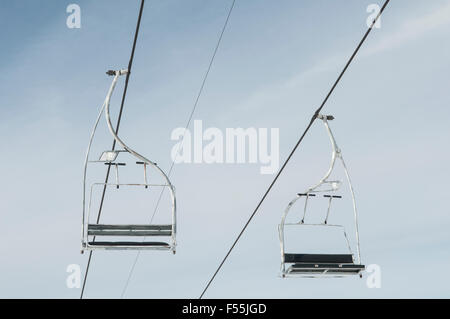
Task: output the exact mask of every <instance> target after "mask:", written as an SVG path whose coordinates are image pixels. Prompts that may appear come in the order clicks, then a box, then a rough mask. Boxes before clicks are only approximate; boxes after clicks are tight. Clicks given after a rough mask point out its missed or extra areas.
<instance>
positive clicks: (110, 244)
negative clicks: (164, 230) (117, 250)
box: [89, 241, 170, 247]
mask: <svg viewBox="0 0 450 319" xmlns="http://www.w3.org/2000/svg"><path fill="white" fill-rule="evenodd" d="M89 246H108V247H114V246H133V247H148V246H152V247H153V246H161V247H170V245H169V244H168V243H164V242H146V241H144V242H132V241H94V242H90V243H89Z"/></svg>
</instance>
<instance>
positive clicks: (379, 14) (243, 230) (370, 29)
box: [199, 0, 390, 299]
mask: <svg viewBox="0 0 450 319" xmlns="http://www.w3.org/2000/svg"><path fill="white" fill-rule="evenodd" d="M389 1H390V0H386V2H385V3H384V5H383V7H382V8H381V10H380V12H379V13H378V15H377V17H376V18H375V20H373V22H372V25H371V26H370V27H369V29H368V30H367V32H366V33H365V34H364V37H363V38H362V40H361V41H360V42H359V44H358V46H357V47H356V49H355V51H354V52H353V54H352V56H351V57H350V59H349V60H348V62H347V64H346V65H345V67H344V69H343V70H342V72H341V73H340V74H339V77H338V78H337V80H336V81H335V82H334V84H333V86H332V87H331V90H330V91H329V92H328V94H327V96H326V97H325V99H324V100H323V102H322V104H321V105H320V107H319V108H318V109H317V110H316V111H315V112H314V115H313V116H312V118H311V121H310V122H309V124H308V126H307V127H306V130H305V131H304V132H303V134H302V136H301V137H300V139H299V140H298V142H297V143H296V144H295V146H294V148H293V149H292V151H291V153H290V154H289V156H288V157H287V159H286V161H285V162H284V164H283V165H282V166H281V168H280V170H279V171H278V173H277V175H276V176H275V178H274V180H273V181H272V183H270V185H269V188H268V189H267V191H266V192H265V193H264V196H263V197H262V199H261V200H260V201H259V203H258V205H257V206H256V208H255V210H254V211H253V213H252V215H251V216H250V218H249V219H248V221H247V222H246V223H245V225H244V228H242V230H241V232H240V233H239V235H238V236H237V238H236V240H235V241H234V243H233V245H232V246H231V248H230V249H229V250H228V252H227V254H226V255H225V258H224V259H223V260H222V262H221V263H220V265H219V267H218V268H217V270H216V271H215V273H214V275H213V276H212V277H211V279H210V280H209V282H208V284H207V285H206V287H205V289H204V290H203V292H202V294H201V295H200V298H199V299H202V298H203V295H204V294H205V293H206V291H207V290H208V288H209V286H210V285H211V283H212V282H213V280H214V278H216V275H217V273H218V272H219V271H220V269H221V268H222V266H223V264H224V263H225V261H226V260H227V258H228V256H229V255H230V253H231V251H232V250H233V248H234V247H235V246H236V244H237V242H238V241H239V239H240V238H241V236H242V234H243V233H244V232H245V230H246V229H247V226H248V225H249V224H250V222H251V221H252V219H253V217H254V216H255V215H256V213H257V212H258V210H259V207H260V206H261V204H262V203H263V202H264V200H265V199H266V197H267V195H268V194H269V192H270V190H271V189H272V187H273V185H274V184H275V182H276V181H277V180H278V177H279V176H280V175H281V173H282V172H283V170H284V168H285V167H286V165H287V164H288V162H289V160H290V159H291V157H292V155H294V153H295V151H296V150H297V148H298V146H299V145H300V143H301V142H302V141H303V138H304V137H305V135H306V133H307V132H308V131H309V129H310V128H311V126H312V124H313V123H314V121H315V120H316V118H317V116H318V115H319V113H320V111H321V110H322V108H323V107H324V106H325V104H326V103H327V101H328V99H329V97H330V96H331V94H332V93H333V91H334V89H335V88H336V86H337V85H338V83H339V82H340V80H341V78H342V76H343V75H344V73H345V71H347V69H348V67H349V66H350V64H351V63H352V61H353V59H354V58H355V56H356V54H357V53H358V51H359V49H360V48H361V46H362V45H363V43H364V41H365V40H366V38H367V36H368V35H369V34H370V31H372V28H373V26H374V25H375V23H376V22H377V20H378V19H379V17H380V16H381V14H382V13H383V11H384V9H385V8H386V6H387V4H388V3H389Z"/></svg>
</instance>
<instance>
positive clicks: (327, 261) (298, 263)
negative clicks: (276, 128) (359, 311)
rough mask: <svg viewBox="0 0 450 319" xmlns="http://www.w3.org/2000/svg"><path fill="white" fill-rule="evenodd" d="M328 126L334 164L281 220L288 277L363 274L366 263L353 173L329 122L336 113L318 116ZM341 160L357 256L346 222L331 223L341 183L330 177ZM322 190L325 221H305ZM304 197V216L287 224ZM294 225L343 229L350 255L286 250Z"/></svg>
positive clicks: (284, 272)
mask: <svg viewBox="0 0 450 319" xmlns="http://www.w3.org/2000/svg"><path fill="white" fill-rule="evenodd" d="M318 118H319V119H321V120H322V121H323V123H324V125H325V128H326V130H327V132H328V136H329V138H330V141H331V147H332V157H331V164H330V167H329V169H328V171H327V172H326V174H325V176H324V177H323V178H322V179H321V180H320V181H319V183H317V184H316V185H314V186H312V187H310V188H308V189H307V190H306V191H305V192H304V193H300V194H297V196H296V197H295V198H294V199H293V200H292V201H291V202H290V203H289V205H288V206H287V208H286V209H285V211H284V214H283V216H282V219H281V223H280V225H279V227H278V229H279V236H280V245H281V275H282V277H283V278H285V277H322V276H332V277H341V276H345V275H360V276H362V272H363V271H364V269H365V266H364V265H362V264H361V254H360V244H359V233H358V212H357V209H356V202H355V194H354V191H353V186H352V184H351V181H350V176H349V174H348V170H347V167H346V165H345V163H344V159H343V157H342V153H341V150H340V149H339V148H338V146H337V144H336V140H335V138H334V136H333V133H332V132H331V129H330V126H329V123H328V121H330V120H333V119H334V118H333V116H330V115H328V116H323V115H319V116H318ZM337 159H340V160H341V162H342V166H343V168H344V172H345V176H346V179H347V182H348V185H349V188H350V193H351V197H352V203H353V215H354V222H355V236H356V256H355V255H354V254H353V252H352V248H351V245H350V242H349V239H348V237H347V233H346V231H345V228H344V226H343V225H337V224H330V223H328V219H329V216H330V212H331V204H332V201H333V200H335V199H339V198H341V196H339V195H337V194H336V192H337V191H338V190H339V189H340V187H341V185H342V182H341V181H339V180H329V177H330V175H331V173H332V172H333V169H334V167H335V163H336V160H337ZM321 193H326V194H325V195H323V198H325V199H326V200H328V209H327V212H326V216H325V219H324V222H323V223H320V224H308V223H306V222H305V218H306V217H307V209H308V201H309V200H310V199H311V198H314V197H318V196H319V195H320V194H321ZM300 198H303V199H304V200H305V202H304V207H303V218H302V219H301V220H300V221H299V222H298V223H287V222H286V218H287V216H288V214H289V213H290V212H291V208H292V207H293V206H294V204H295V203H296V202H297V201H298V200H299V199H300ZM286 225H289V226H293V227H294V229H297V228H296V227H297V226H298V227H299V228H298V229H301V227H302V226H317V227H333V228H339V229H342V231H343V235H344V237H345V240H346V243H347V248H348V251H349V253H348V254H303V253H295V252H286V243H285V240H286V239H285V226H286Z"/></svg>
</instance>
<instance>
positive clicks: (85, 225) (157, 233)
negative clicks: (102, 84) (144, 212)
mask: <svg viewBox="0 0 450 319" xmlns="http://www.w3.org/2000/svg"><path fill="white" fill-rule="evenodd" d="M127 72H128V71H127V70H119V71H108V72H107V74H108V75H110V76H113V77H114V78H113V81H112V84H111V86H110V88H109V91H108V94H107V95H106V99H105V102H104V103H103V106H102V107H101V109H100V112H99V114H98V117H97V120H96V122H95V125H94V129H93V131H92V134H91V137H90V141H89V145H88V149H87V153H86V160H85V165H84V179H83V219H82V251H84V250H94V249H108V250H128V249H134V250H144V249H146V250H168V251H172V252H173V253H175V250H176V198H175V189H174V187H173V185H172V184H171V182H170V180H169V178H168V177H167V175H166V174H165V173H164V172H163V171H162V170H161V169H160V168H159V167H158V165H157V164H156V163H154V162H152V161H150V160H148V159H147V158H145V157H144V156H142V155H140V154H139V153H137V152H136V151H134V150H133V149H131V148H130V147H129V146H127V145H126V144H125V143H124V142H123V140H121V139H120V138H119V136H118V135H117V134H116V131H115V130H114V128H113V125H112V123H111V116H110V109H109V106H110V99H111V96H112V94H113V91H114V88H115V86H116V83H117V81H118V78H119V77H120V76H121V75H125V74H127ZM103 113H105V117H106V123H107V126H108V129H109V132H110V133H111V135H112V136H113V138H114V140H115V141H116V144H117V145H118V146H121V147H122V148H123V149H119V150H108V151H105V152H103V153H102V154H101V156H100V157H99V159H98V160H90V152H91V146H92V143H93V140H94V136H95V133H96V130H97V127H98V124H99V121H100V118H101V116H102V114H103ZM120 156H131V157H132V159H133V160H134V161H136V165H139V166H142V167H143V171H144V178H143V181H142V182H140V183H132V184H130V183H127V184H125V183H120V181H119V168H120V167H123V166H125V165H126V164H125V163H121V162H118V161H117V159H118V157H120ZM95 164H97V165H98V164H104V165H107V166H109V169H110V170H113V171H114V176H113V177H110V178H109V181H108V182H104V181H103V182H97V183H92V184H91V185H90V189H88V185H87V183H88V181H87V172H88V167H89V166H91V165H95ZM133 164H134V163H133ZM149 168H151V169H153V171H156V172H157V173H158V174H159V175H161V176H162V179H163V181H164V183H162V184H149V183H148V181H147V171H148V169H149ZM114 178H115V180H114V181H113V182H111V181H110V180H111V179H114ZM121 186H126V187H144V188H149V187H166V188H168V190H169V192H170V198H171V203H170V205H171V223H169V224H164V225H152V224H147V225H145V224H144V225H136V224H126V225H123V224H120V225H119V224H114V225H113V224H98V223H94V222H92V220H91V219H92V216H91V215H92V214H91V210H92V202H93V190H94V188H95V187H101V188H103V187H105V188H108V187H113V188H117V189H119V188H120V187H121ZM88 192H89V195H88ZM88 197H89V200H87V198H88ZM105 237H107V238H108V240H104V239H101V238H105ZM155 237H156V238H164V240H161V239H160V240H148V239H149V238H150V239H152V238H155ZM99 238H100V240H99ZM110 238H112V239H111V240H110ZM134 238H138V240H136V239H134ZM139 238H140V240H139Z"/></svg>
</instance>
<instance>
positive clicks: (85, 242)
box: [82, 70, 177, 252]
mask: <svg viewBox="0 0 450 319" xmlns="http://www.w3.org/2000/svg"><path fill="white" fill-rule="evenodd" d="M127 73H128V70H119V71H115V75H114V78H113V80H112V83H111V86H110V88H109V90H108V93H107V95H106V98H105V101H104V102H103V105H102V107H101V108H100V111H99V114H98V116H97V119H96V121H95V124H94V128H93V130H92V133H91V136H90V140H89V144H88V147H87V151H86V157H85V162H84V174H83V217H82V250H89V249H101V248H105V247H94V246H91V245H89V242H88V232H87V228H88V227H87V226H88V223H89V217H90V207H91V201H92V190H93V188H94V186H96V185H103V186H145V187H148V186H162V187H169V189H170V196H171V202H172V209H171V210H172V235H171V239H172V244H171V245H169V248H168V249H169V250H171V251H173V252H175V249H176V209H177V206H176V196H175V187H174V186H173V185H172V183H171V182H170V180H169V178H168V176H167V175H166V174H165V173H164V171H163V170H162V169H161V168H160V167H159V166H158V165H157V164H156V163H154V162H152V161H150V160H149V159H147V158H146V157H144V156H142V155H141V154H139V153H138V152H136V151H134V150H133V149H132V148H131V147H129V146H128V145H126V144H125V142H124V141H123V140H122V139H120V137H119V136H118V135H117V134H116V132H115V130H114V128H113V125H112V122H111V116H110V109H109V107H110V100H111V96H112V94H113V92H114V89H115V87H116V84H117V81H118V79H119V77H120V76H121V75H125V74H127ZM103 112H105V118H106V123H107V125H108V129H109V132H110V133H111V135H112V136H113V138H114V140H115V141H116V142H117V143H118V144H119V145H120V146H122V147H123V150H119V151H116V152H127V153H130V154H131V155H133V156H134V157H136V158H137V159H139V160H140V161H142V162H143V163H144V164H145V165H144V172H146V169H147V168H146V165H150V166H152V167H153V168H155V169H156V171H157V172H159V173H160V175H161V176H162V177H163V178H164V180H165V181H166V184H148V183H147V182H146V181H145V183H143V184H120V183H119V182H118V181H117V183H93V184H92V185H91V190H90V198H89V203H88V206H87V207H86V188H87V187H86V186H87V185H86V178H87V169H88V165H89V163H98V162H101V163H105V162H104V161H90V160H89V155H90V151H91V146H92V142H93V140H94V137H95V133H96V131H97V127H98V123H99V122H100V118H101V116H102V114H103ZM106 163H108V161H106ZM146 176H147V175H146V174H145V178H146ZM120 249H161V247H139V248H136V247H135V246H128V247H127V246H121V247H120Z"/></svg>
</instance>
